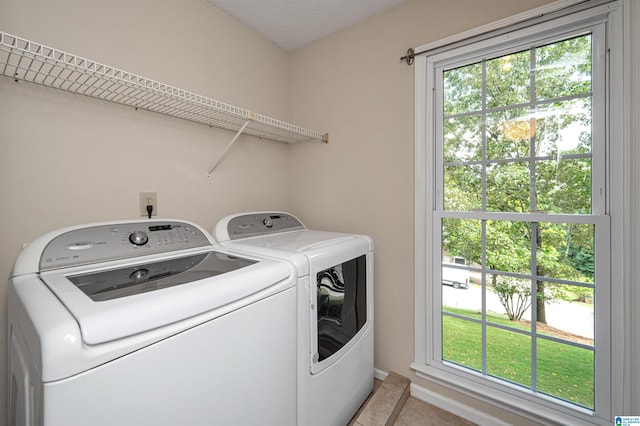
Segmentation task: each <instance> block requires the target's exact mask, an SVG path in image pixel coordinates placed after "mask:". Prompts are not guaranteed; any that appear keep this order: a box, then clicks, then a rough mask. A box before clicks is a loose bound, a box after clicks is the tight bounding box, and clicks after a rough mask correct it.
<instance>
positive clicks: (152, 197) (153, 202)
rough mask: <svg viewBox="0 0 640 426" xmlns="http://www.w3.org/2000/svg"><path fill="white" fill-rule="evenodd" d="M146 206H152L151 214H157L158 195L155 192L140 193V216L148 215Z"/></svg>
mask: <svg viewBox="0 0 640 426" xmlns="http://www.w3.org/2000/svg"><path fill="white" fill-rule="evenodd" d="M147 206H151V207H153V210H152V211H151V216H158V196H157V194H156V193H155V192H141V193H140V216H141V217H149V212H148V211H147Z"/></svg>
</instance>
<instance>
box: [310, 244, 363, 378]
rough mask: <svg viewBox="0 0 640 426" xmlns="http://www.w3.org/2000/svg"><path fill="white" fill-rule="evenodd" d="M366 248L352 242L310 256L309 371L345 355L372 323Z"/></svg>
mask: <svg viewBox="0 0 640 426" xmlns="http://www.w3.org/2000/svg"><path fill="white" fill-rule="evenodd" d="M367 248H368V246H366V245H365V244H359V242H358V241H357V240H351V241H350V242H349V244H339V245H338V246H335V247H331V248H330V249H329V252H325V253H324V256H322V255H318V254H316V255H314V256H310V257H311V276H310V278H311V282H312V283H315V291H314V289H312V291H311V292H310V296H311V301H310V302H311V303H310V304H311V306H312V309H311V339H310V340H311V355H312V364H311V372H312V373H317V372H319V371H321V370H323V369H324V368H326V367H328V366H329V365H331V364H333V363H334V362H335V361H336V360H338V359H339V358H340V357H341V356H342V354H344V353H345V352H347V351H348V350H349V348H350V347H351V346H352V345H353V343H354V342H355V341H356V340H357V339H358V336H359V335H360V334H362V333H363V332H364V329H365V327H366V326H368V324H369V323H371V321H372V319H371V318H370V309H369V303H370V302H371V301H370V300H369V298H370V296H369V294H368V293H370V292H369V291H368V287H369V285H370V284H369V281H370V276H369V274H368V273H367V272H368V265H367V263H368V258H369V254H368V251H367Z"/></svg>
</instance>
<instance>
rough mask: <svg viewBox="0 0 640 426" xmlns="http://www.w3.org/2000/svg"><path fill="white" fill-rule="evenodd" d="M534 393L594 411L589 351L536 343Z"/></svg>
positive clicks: (547, 342)
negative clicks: (535, 389)
mask: <svg viewBox="0 0 640 426" xmlns="http://www.w3.org/2000/svg"><path fill="white" fill-rule="evenodd" d="M536 361H537V377H538V391H539V392H543V393H546V394H549V395H552V396H554V397H556V398H560V399H564V400H566V401H571V402H573V403H575V404H579V405H582V406H584V407H588V408H594V357H593V350H590V349H583V348H579V347H575V346H571V345H567V344H563V343H558V342H553V341H550V340H546V339H542V338H538V339H537V359H536Z"/></svg>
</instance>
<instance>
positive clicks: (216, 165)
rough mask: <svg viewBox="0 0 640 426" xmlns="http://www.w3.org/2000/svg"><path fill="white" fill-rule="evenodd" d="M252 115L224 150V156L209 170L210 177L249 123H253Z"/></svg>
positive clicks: (221, 155)
mask: <svg viewBox="0 0 640 426" xmlns="http://www.w3.org/2000/svg"><path fill="white" fill-rule="evenodd" d="M251 120H252V119H251V114H250V115H249V119H248V120H247V121H245V122H244V124H243V125H242V127H240V129H239V130H238V131H237V132H236V135H235V136H234V137H233V139H231V142H229V144H228V145H227V147H226V148H225V149H224V151H222V154H220V156H219V157H218V159H217V160H216V162H215V163H214V164H213V166H211V168H210V169H209V176H211V173H213V171H214V170H215V169H216V167H218V164H220V161H222V158H223V157H224V156H225V154H226V153H227V151H229V148H231V146H232V145H233V144H234V143H235V141H236V140H238V138H239V137H240V135H241V134H242V132H244V129H246V128H247V126H248V125H249V123H251Z"/></svg>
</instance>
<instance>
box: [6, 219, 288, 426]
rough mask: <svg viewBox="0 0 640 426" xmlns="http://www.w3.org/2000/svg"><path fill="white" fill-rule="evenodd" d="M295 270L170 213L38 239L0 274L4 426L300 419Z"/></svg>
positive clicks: (245, 422)
mask: <svg viewBox="0 0 640 426" xmlns="http://www.w3.org/2000/svg"><path fill="white" fill-rule="evenodd" d="M295 284H296V273H295V269H294V268H293V267H292V266H291V265H290V264H289V263H287V262H283V261H277V260H273V259H265V258H262V257H260V256H258V255H252V254H246V255H243V256H238V255H236V254H231V253H229V252H228V250H226V249H224V248H222V247H220V246H216V245H214V243H213V238H212V237H211V236H210V235H209V234H208V233H207V232H206V231H204V230H203V229H202V228H200V227H199V226H197V225H195V224H193V223H189V222H184V221H177V220H149V221H144V222H113V223H99V224H91V225H82V226H75V227H70V228H65V229H62V230H58V231H54V232H52V233H49V234H46V235H44V236H42V237H40V238H38V239H36V240H35V241H34V242H32V243H31V244H29V245H28V246H27V247H26V248H25V249H24V250H23V251H22V253H21V254H20V256H19V257H18V259H17V261H16V263H15V265H14V269H13V271H12V273H11V277H10V280H9V294H8V299H9V302H8V308H9V330H8V336H9V340H8V348H9V350H8V361H9V362H8V364H9V374H8V378H9V400H8V406H9V410H8V415H7V424H8V425H9V426H22V425H29V426H32V425H40V426H58V425H59V426H75V425H78V426H84V425H92V426H100V425H105V426H113V425H132V426H133V425H135V426H140V425H149V426H151V425H153V426H158V425H171V426H175V425H190V426H191V425H240V424H242V425H278V426H279V425H294V424H296V404H295V400H296V371H295V368H292V366H294V365H295V363H296V358H297V348H296V346H297V344H296V341H297V332H296V325H295V324H296V315H295V312H296V303H297V298H296V287H295Z"/></svg>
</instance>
